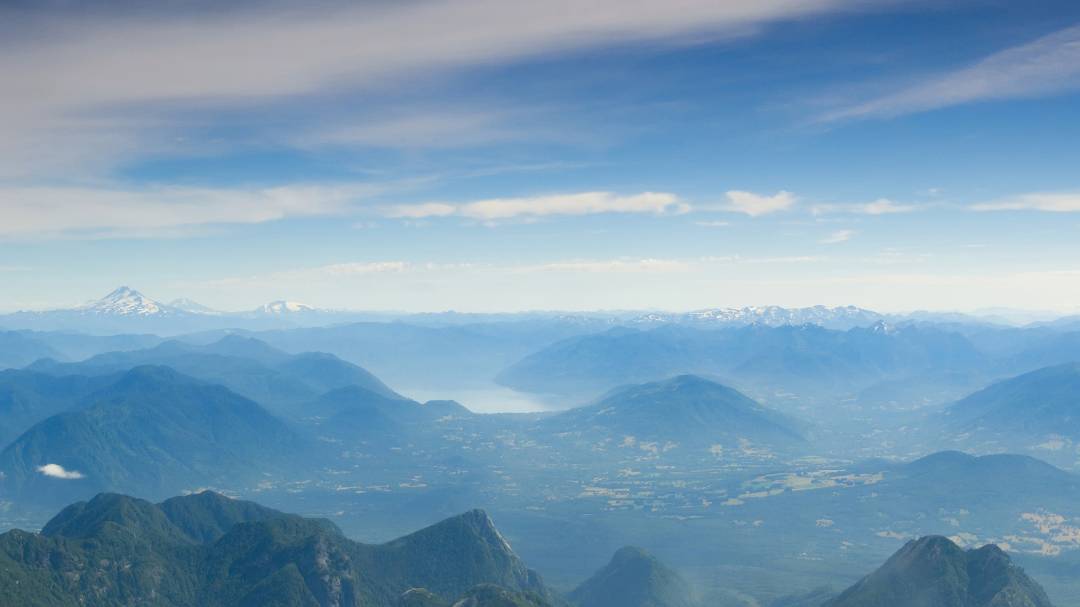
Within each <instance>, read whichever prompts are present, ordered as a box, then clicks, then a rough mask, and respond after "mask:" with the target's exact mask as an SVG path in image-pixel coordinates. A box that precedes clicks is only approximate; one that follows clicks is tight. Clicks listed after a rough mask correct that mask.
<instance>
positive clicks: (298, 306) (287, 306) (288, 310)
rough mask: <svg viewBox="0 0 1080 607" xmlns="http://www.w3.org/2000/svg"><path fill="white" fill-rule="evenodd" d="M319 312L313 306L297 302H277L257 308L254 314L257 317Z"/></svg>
mask: <svg viewBox="0 0 1080 607" xmlns="http://www.w3.org/2000/svg"><path fill="white" fill-rule="evenodd" d="M319 311H320V310H319V309H318V308H316V307H314V306H309V305H307V304H302V303H300V302H297V301H285V300H278V301H272V302H270V303H268V304H263V305H262V306H259V307H258V308H256V309H255V312H254V313H255V314H256V315H259V316H284V315H286V314H303V313H310V312H319Z"/></svg>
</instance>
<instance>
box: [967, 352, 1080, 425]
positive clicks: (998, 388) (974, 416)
mask: <svg viewBox="0 0 1080 607" xmlns="http://www.w3.org/2000/svg"><path fill="white" fill-rule="evenodd" d="M947 420H948V423H949V425H950V426H951V427H952V428H954V430H956V431H964V432H974V433H978V434H980V435H983V436H986V435H992V434H996V435H1007V436H1008V437H1010V438H1016V437H1020V438H1024V439H1028V440H1030V439H1033V438H1045V437H1048V436H1050V435H1056V436H1061V437H1067V438H1069V439H1073V440H1076V439H1080V363H1068V364H1064V365H1056V366H1053V367H1046V368H1043V369H1039V370H1037V371H1032V372H1030V373H1025V374H1023V375H1020V376H1018V377H1014V378H1012V379H1007V380H1005V381H1002V382H998V383H995V384H993V385H991V386H989V387H987V388H984V389H983V390H980V391H978V392H976V393H974V394H972V395H970V396H968V397H967V398H964V399H963V400H960V401H958V402H957V403H956V404H954V405H953V406H952V407H950V409H949V410H948V412H947Z"/></svg>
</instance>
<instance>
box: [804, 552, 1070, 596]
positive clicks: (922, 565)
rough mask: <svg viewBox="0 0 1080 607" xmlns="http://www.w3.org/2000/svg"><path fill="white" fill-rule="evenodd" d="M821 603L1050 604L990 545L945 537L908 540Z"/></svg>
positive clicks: (1044, 594)
mask: <svg viewBox="0 0 1080 607" xmlns="http://www.w3.org/2000/svg"><path fill="white" fill-rule="evenodd" d="M823 607H1052V606H1051V604H1050V599H1048V598H1047V596H1046V593H1045V592H1044V591H1043V589H1042V587H1041V586H1039V584H1037V583H1036V582H1035V581H1033V580H1032V579H1031V578H1029V577H1028V576H1027V575H1026V574H1025V573H1024V571H1023V569H1020V568H1019V567H1017V566H1016V565H1014V564H1013V563H1012V561H1011V560H1010V559H1009V557H1008V555H1006V554H1005V553H1004V552H1003V551H1002V550H1001V549H1000V548H998V547H997V546H995V545H986V546H983V547H982V548H979V549H975V550H963V549H962V548H960V547H959V546H957V545H956V544H955V543H953V542H952V541H950V540H949V539H948V538H944V537H940V536H928V537H924V538H921V539H919V540H913V541H910V542H908V543H907V544H905V545H904V547H903V548H901V549H900V550H899V551H898V552H897V553H896V554H894V555H893V556H892V558H890V559H889V560H888V561H887V562H886V563H885V564H884V565H882V566H881V568H880V569H878V570H877V571H875V572H874V573H871V574H870V575H868V576H866V577H865V578H864V579H863V580H862V581H860V582H859V583H857V584H855V585H854V586H852V587H851V588H849V589H847V590H846V591H844V592H843V593H842V594H840V596H838V597H836V598H835V599H832V600H830V601H827V602H826V603H825V604H824V605H823Z"/></svg>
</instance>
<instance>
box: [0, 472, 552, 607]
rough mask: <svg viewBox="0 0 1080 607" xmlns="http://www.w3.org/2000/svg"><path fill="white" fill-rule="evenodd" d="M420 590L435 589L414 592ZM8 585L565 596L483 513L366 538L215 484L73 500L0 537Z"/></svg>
mask: <svg viewBox="0 0 1080 607" xmlns="http://www.w3.org/2000/svg"><path fill="white" fill-rule="evenodd" d="M419 588H424V589H428V590H425V591H424V592H422V593H420V594H417V592H412V593H409V591H410V590H413V589H419ZM407 593H409V594H407ZM0 594H2V595H3V596H4V597H5V600H8V601H11V603H10V604H17V605H27V606H42V607H44V606H49V607H52V606H68V605H87V606H102V607H104V606H113V605H128V604H146V605H164V606H176V607H180V606H189V605H190V606H196V605H197V606H200V607H202V606H209V607H227V606H230V607H231V606H234V605H235V606H247V605H253V606H254V605H259V606H263V605H281V606H285V605H289V606H294V605H311V606H328V605H338V606H368V605H371V606H376V605H395V604H398V603H399V602H400V601H404V600H406V599H407V598H408V597H409V596H412V598H414V599H415V598H418V597H421V596H423V597H428V598H429V599H430V600H433V601H442V603H438V602H436V603H434V604H448V605H450V604H455V603H454V602H453V601H458V602H459V603H460V604H462V605H470V606H477V607H481V606H483V607H488V606H490V607H501V606H503V605H507V606H517V605H527V606H530V607H533V606H536V607H543V606H546V605H549V604H551V603H552V602H553V601H557V599H556V598H555V597H554V595H553V594H552V593H551V592H550V591H549V590H548V589H547V588H546V587H545V586H544V584H543V582H542V581H541V580H540V578H539V576H538V575H537V574H536V573H535V572H533V571H531V570H529V569H528V568H526V567H525V566H524V564H523V563H522V562H521V560H520V559H519V558H518V557H517V556H516V555H515V554H514V553H513V551H512V550H511V549H510V546H509V544H507V543H506V541H505V540H504V539H502V536H501V535H500V534H499V532H498V531H497V530H496V529H495V527H494V524H493V523H492V522H491V519H490V518H489V517H488V516H487V514H485V513H484V512H482V511H471V512H467V513H465V514H463V515H460V516H457V517H454V518H451V519H448V520H446V521H443V522H442V523H439V524H437V525H434V526H432V527H429V528H427V529H424V530H421V531H419V532H417V533H414V534H411V535H409V536H406V537H403V538H400V539H398V540H394V541H392V542H389V543H387V544H381V545H368V544H361V543H358V542H354V541H351V540H349V539H347V538H346V537H345V536H344V535H342V533H341V532H340V531H339V530H338V529H337V527H336V526H335V525H334V524H333V523H331V522H329V521H326V520H322V519H307V518H303V517H300V516H295V515H289V514H283V513H281V512H277V511H275V510H271V509H269V508H264V507H261V506H258V505H257V504H253V503H250V502H243V501H237V500H231V499H229V498H226V497H223V496H221V495H218V494H215V493H210V492H204V493H200V494H196V495H189V496H184V497H178V498H173V499H170V500H167V501H165V502H163V503H161V504H152V503H150V502H147V501H145V500H140V499H137V498H132V497H128V496H123V495H117V494H101V495H98V496H97V497H95V498H93V499H92V500H90V501H88V502H80V503H77V504H73V505H71V506H69V507H68V508H65V509H64V510H63V511H62V512H61V513H60V514H58V515H57V516H56V517H55V518H54V519H53V520H51V521H50V522H49V523H48V525H46V526H45V528H44V529H43V530H42V532H41V533H40V534H33V533H27V532H25V531H20V530H15V531H10V532H8V533H5V534H3V535H0ZM409 600H412V599H409ZM407 604H413V603H407ZM415 604H424V603H415Z"/></svg>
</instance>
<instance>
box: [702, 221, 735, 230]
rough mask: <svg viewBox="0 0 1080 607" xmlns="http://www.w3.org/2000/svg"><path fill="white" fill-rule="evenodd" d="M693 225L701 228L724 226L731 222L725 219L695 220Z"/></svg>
mask: <svg viewBox="0 0 1080 607" xmlns="http://www.w3.org/2000/svg"><path fill="white" fill-rule="evenodd" d="M694 225H696V226H698V227H701V228H726V227H728V226H730V225H731V223H730V222H727V221H695V222H694Z"/></svg>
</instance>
